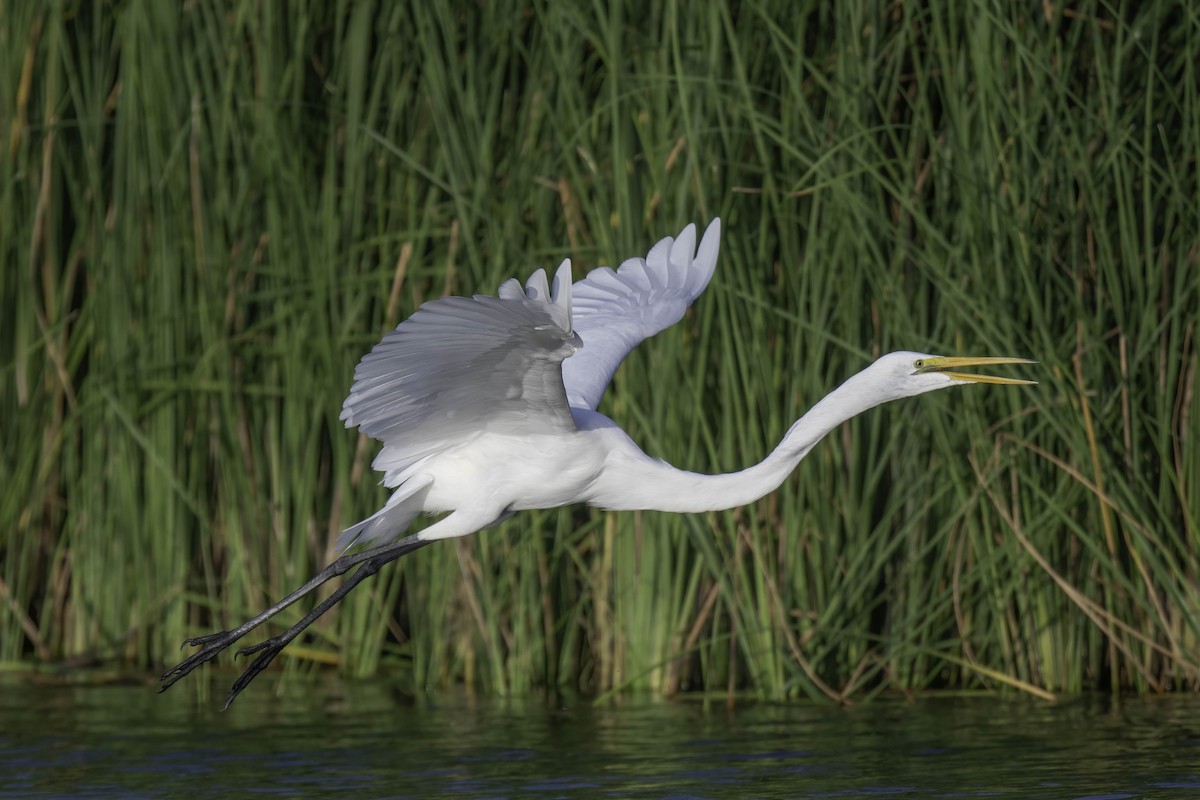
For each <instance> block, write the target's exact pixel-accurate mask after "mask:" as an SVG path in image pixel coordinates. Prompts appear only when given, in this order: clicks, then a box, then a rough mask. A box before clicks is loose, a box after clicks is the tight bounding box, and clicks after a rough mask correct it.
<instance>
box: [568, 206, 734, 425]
mask: <svg viewBox="0 0 1200 800" xmlns="http://www.w3.org/2000/svg"><path fill="white" fill-rule="evenodd" d="M720 243H721V220H720V219H714V220H713V221H712V222H711V223H709V226H708V228H707V229H706V230H705V231H704V237H703V238H702V239H701V240H700V249H699V251H697V250H696V226H695V225H688V226H687V227H686V228H684V229H683V231H682V232H681V233H680V234H679V237H678V238H675V239H672V238H671V237H667V238H666V239H663V240H662V241H660V242H659V243H658V244H656V245H654V247H652V248H650V252H649V253H647V254H646V257H645V258H644V259H642V258H631V259H629V260H628V261H626V262H625V263H623V264H621V266H620V267H619V268H618V269H617V270H616V271H615V272H614V271H613V270H611V269H609V268H608V267H600V268H598V269H594V270H592V271H591V272H589V273H588V274H587V277H586V278H584V279H583V280H580V281H577V282H576V283H575V287H574V289H573V290H572V292H573V294H572V301H571V317H572V322H573V323H574V326H575V332H576V333H578V334H579V338H580V339H582V340H583V347H582V349H580V351H579V352H578V353H576V354H575V355H574V356H572V357H571V358H570V359H569V360H567V361H566V362H564V363H563V365H562V377H563V383H564V384H565V386H566V393H567V402H568V403H570V404H571V406H573V407H577V408H590V409H593V410H595V408H596V407H597V406H598V405H599V403H600V398H601V397H603V396H604V390H605V388H606V387H607V386H608V383H609V381H611V380H612V376H613V373H614V372H616V370H617V367H618V366H620V364H621V362H622V361H623V360H624V359H625V356H626V355H628V354H629V351H630V350H632V349H633V348H634V347H636V346H637V345H638V343H639V342H641V341H642V340H643V339H647V338H649V337H651V336H653V335H654V334H656V333H658V332H659V331H661V330H664V329H666V328H669V327H670V326H672V325H674V324H675V323H676V322H678V321H679V320H680V319H682V318H683V314H684V312H685V311H687V308H688V306H690V305H691V304H692V301H694V300H695V299H696V298H697V297H699V296H700V293H701V292H703V291H704V288H705V287H706V286H708V281H709V279H711V278H712V274H713V270H714V268H715V267H716V265H717V252H718V250H719V248H720Z"/></svg>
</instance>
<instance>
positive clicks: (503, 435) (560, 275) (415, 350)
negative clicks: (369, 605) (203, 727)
mask: <svg viewBox="0 0 1200 800" xmlns="http://www.w3.org/2000/svg"><path fill="white" fill-rule="evenodd" d="M720 238H721V222H720V220H719V219H714V220H713V221H712V223H711V224H709V226H708V228H707V230H705V232H704V236H703V238H702V239H701V240H700V246H699V249H697V248H696V228H695V226H694V225H688V226H687V227H686V228H684V229H683V231H682V232H681V233H680V234H679V236H678V238H674V239H672V238H670V237H668V238H666V239H663V240H662V241H660V242H659V243H658V244H656V245H655V246H654V247H653V248H651V250H650V252H649V253H648V254H647V255H646V257H645V258H644V259H643V258H632V259H629V260H628V261H626V262H625V263H623V264H622V265H621V266H620V268H619V269H617V270H616V271H613V270H611V269H609V268H607V267H601V268H598V269H594V270H592V271H591V272H589V273H588V274H587V277H585V278H584V279H582V280H580V281H577V282H574V283H572V280H571V262H570V259H566V260H564V261H563V262H562V264H561V265H560V266H559V268H558V271H557V272H556V273H555V275H554V280H553V284H550V283H549V282H548V281H547V278H546V273H545V272H544V271H543V270H540V269H539V270H538V271H537V272H535V273H533V276H532V277H531V278H530V279H529V280H528V281H527V282H526V283H525V286H524V287H522V286H521V285H520V283H518V282H517V281H516V280H515V279H513V280H509V281H507V282H505V283H504V284H502V285H501V286H500V291H499V296H498V297H489V296H484V295H475V296H474V297H445V298H442V299H440V300H434V301H432V302H428V303H425V304H424V305H422V306H421V307H420V308H419V309H418V310H417V311H416V312H415V313H414V314H413V315H412V316H411V317H409V318H408V319H406V320H405V321H404V322H402V323H400V325H399V326H398V327H397V328H396V330H394V331H392V332H391V333H389V334H387V335H386V336H384V337H383V340H382V341H381V342H379V344H377V345H376V346H375V347H374V349H372V350H371V352H370V353H368V354H367V355H366V356H364V357H363V359H362V361H360V362H359V364H358V367H357V368H356V369H355V371H354V385H353V386H352V387H351V390H350V396H349V397H348V398H346V402H345V404H344V405H343V407H342V414H341V418H342V419H343V420H344V421H345V423H346V426H347V427H354V426H357V427H358V429H359V430H360V431H362V432H363V433H365V434H367V435H368V436H371V437H373V438H375V439H378V440H380V441H381V442H383V448H382V449H381V450H380V451H379V455H378V456H377V457H376V458H375V461H374V464H373V466H374V468H375V469H377V470H379V471H380V472H382V473H384V478H383V483H384V485H386V486H388V487H389V488H392V489H394V490H395V491H394V492H393V493H392V496H391V497H390V498H389V499H388V501H387V503H386V504H385V505H384V506H383V508H381V509H380V510H379V511H377V512H375V513H374V514H372V515H371V516H370V517H367V518H366V519H365V520H363V521H362V522H359V523H358V524H356V525H353V526H351V527H350V528H348V529H347V530H346V531H345V533H344V534H343V536H342V538H341V540H340V542H339V544H340V545H342V546H348V545H351V544H364V545H370V546H371V547H370V548H369V549H367V550H363V551H360V552H355V553H352V554H349V555H343V556H342V557H340V558H338V559H337V560H336V561H334V562H333V563H331V564H330V565H329V566H327V567H326V568H325V569H323V570H322V571H321V572H319V573H318V574H317V575H316V576H314V577H313V578H312V580H310V581H309V582H308V583H306V584H304V585H303V586H301V587H300V588H299V589H297V590H296V591H294V592H292V593H291V594H290V595H288V596H287V597H285V598H283V599H282V600H280V601H279V602H278V603H276V604H275V605H273V606H271V607H270V608H268V609H267V610H266V611H264V612H262V613H261V614H259V615H258V616H256V617H254V618H252V619H250V620H248V621H246V622H245V623H243V624H241V625H239V626H238V627H236V628H233V629H231V630H228V631H221V632H218V633H214V634H210V635H208V636H199V637H196V638H193V639H188V640H187V641H186V642H185V644H188V645H195V646H201V648H202V649H200V650H199V651H197V652H196V653H194V654H192V655H191V656H190V657H189V658H187V659H186V660H184V661H182V662H181V663H179V664H178V665H176V666H175V667H173V668H172V669H171V670H169V671H168V672H167V673H166V674H164V675H163V677H162V681H163V685H162V690H163V691H165V690H166V689H167V688H169V687H170V686H171V685H173V684H174V683H175V682H176V681H178V680H179V679H181V678H183V677H184V676H185V675H187V674H188V673H190V672H191V671H192V670H194V669H195V668H196V667H198V666H199V665H201V664H203V663H204V662H206V661H209V660H211V659H212V658H214V657H215V656H216V655H217V654H218V653H220V652H221V651H222V650H224V649H225V648H227V647H229V646H230V645H231V644H233V643H234V642H235V641H237V640H238V639H240V638H241V637H242V636H244V635H245V634H246V633H248V632H250V631H251V630H253V629H254V628H256V627H258V626H259V625H261V624H262V623H263V622H265V621H266V620H268V619H270V618H271V617H273V616H275V615H276V614H277V613H279V612H280V611H282V610H283V609H285V608H287V607H288V606H289V605H291V604H292V603H294V602H296V601H297V600H298V599H300V598H301V597H303V596H305V595H307V594H308V593H310V592H311V591H313V590H314V589H316V588H317V587H318V586H320V585H321V584H323V583H325V582H326V581H328V580H330V579H332V578H334V577H337V576H339V575H344V574H345V573H347V572H349V571H350V570H352V569H354V568H355V567H358V569H357V570H356V571H355V572H354V573H353V574H352V575H351V576H350V577H349V578H347V579H346V580H345V581H344V582H343V583H342V585H341V586H340V587H338V589H337V590H335V591H334V592H333V593H332V594H331V595H330V596H329V597H328V598H327V599H325V600H324V601H322V602H321V603H319V604H318V605H317V606H316V607H315V608H313V610H312V611H311V612H310V613H309V614H307V615H306V616H305V617H304V618H303V619H301V620H300V621H299V622H298V623H296V624H295V625H293V626H292V627H290V628H288V629H287V630H286V631H284V632H283V633H281V634H279V635H277V636H274V637H272V638H270V639H267V640H266V641H263V642H260V643H258V644H255V645H252V646H250V647H247V648H244V649H243V650H241V651H239V655H240V654H252V653H258V654H259V655H258V657H257V658H255V659H254V661H253V662H251V664H250V665H249V666H248V667H247V668H246V670H245V672H243V673H242V675H241V676H240V677H239V678H238V680H237V681H236V682H235V683H234V685H233V688H232V690H231V692H230V694H229V697H228V699H227V700H226V701H225V707H228V706H229V704H230V703H232V702H233V700H234V698H235V697H237V695H238V693H239V692H241V691H242V689H244V688H245V687H246V686H247V685H248V684H249V683H250V681H251V680H253V679H254V677H255V676H256V675H258V673H259V672H261V671H262V670H263V669H264V668H266V666H267V665H268V664H269V663H270V662H271V660H272V659H273V658H274V657H275V656H276V655H277V654H278V653H279V652H280V651H281V650H283V648H284V647H286V646H287V644H288V643H289V642H291V641H292V640H293V639H294V638H296V636H297V635H299V634H300V632H301V631H303V630H304V629H305V628H306V627H308V625H310V624H311V623H312V622H313V621H314V620H316V619H317V618H318V617H320V616H321V615H322V614H324V613H325V612H326V611H328V610H329V609H330V608H332V607H333V606H334V605H336V604H337V603H338V602H339V601H340V600H341V599H342V598H343V597H345V596H346V594H347V593H349V592H350V591H351V590H352V589H353V588H354V587H355V586H357V585H358V584H359V583H361V582H362V581H363V580H364V579H366V578H368V577H370V576H371V575H373V574H375V572H377V571H378V570H379V568H380V567H381V566H383V565H384V564H386V563H388V562H390V561H393V560H395V559H397V558H399V557H401V556H403V555H405V554H407V553H411V552H412V551H414V550H416V549H418V548H420V547H423V546H424V545H426V544H429V543H430V542H432V541H435V540H437V539H448V538H451V537H455V536H466V535H467V534H471V533H475V532H476V531H480V530H483V529H484V528H490V527H492V526H494V525H496V524H498V523H500V522H502V521H504V520H506V519H508V518H509V517H510V516H512V515H513V514H514V513H516V512H517V511H521V510H524V509H534V508H556V507H558V506H565V505H570V504H572V503H587V504H588V505H592V506H598V507H600V508H606V509H653V510H659V511H692V512H695V511H713V510H717V509H724V508H733V507H735V506H740V505H745V504H746V503H750V502H753V501H754V500H757V499H758V498H760V497H762V496H763V495H766V494H768V493H769V492H771V491H774V490H775V489H776V488H777V487H778V486H779V485H780V484H781V483H782V482H783V480H784V479H785V478H786V477H787V476H788V475H789V474H790V473H791V472H792V470H793V469H795V467H796V465H797V464H798V463H799V462H800V460H801V459H802V458H804V457H805V456H806V455H807V454H808V453H809V451H810V450H812V448H813V447H814V446H815V445H816V444H817V442H819V441H820V440H821V439H822V437H824V436H825V434H827V433H829V432H830V431H831V430H833V429H834V428H836V427H837V426H838V425H840V424H841V423H843V422H845V421H846V420H848V419H850V418H851V417H853V416H855V415H857V414H861V413H862V412H864V411H866V410H867V409H869V408H873V407H874V406H877V405H879V404H881V403H886V402H887V401H889V400H898V399H900V398H902V397H911V396H913V395H918V394H923V393H925V392H931V391H934V390H936V389H947V388H949V387H951V386H959V385H963V384H968V383H994V384H1027V383H1033V381H1025V380H1017V379H1013V378H1001V377H994V376H989V375H978V374H970V373H963V372H958V371H956V370H957V369H959V368H962V367H970V366H981V365H988V364H1029V363H1034V362H1032V361H1029V360H1028V359H1024V358H956V357H947V356H937V355H928V354H925V353H913V352H896V353H888V354H887V355H885V356H882V357H880V358H879V359H878V360H876V361H875V362H874V363H873V364H871V365H870V366H868V367H867V368H866V369H864V370H863V371H861V372H859V373H858V374H857V375H854V376H853V377H851V378H849V379H848V380H847V381H846V382H845V383H843V384H842V385H841V386H839V387H838V388H837V389H834V390H833V391H832V392H830V393H829V394H828V395H826V396H825V397H824V398H823V399H821V401H820V402H818V403H817V404H816V405H815V406H813V407H812V408H811V409H810V410H809V411H808V413H807V414H805V415H804V416H803V417H801V418H800V419H799V420H798V421H797V422H795V423H794V424H793V425H792V427H791V428H790V429H789V430H788V432H787V433H786V434H785V435H784V437H783V440H782V441H781V442H780V443H779V445H778V446H777V447H776V448H775V450H774V451H772V452H771V454H770V455H768V456H767V457H766V458H765V459H764V460H763V461H761V462H760V463H758V464H755V465H754V466H752V467H749V468H747V469H744V470H742V471H740V472H731V473H727V474H723V475H704V474H700V473H696V472H688V471H686V470H681V469H677V468H675V467H673V466H671V465H670V464H667V463H665V462H664V461H661V460H659V459H656V458H652V457H650V456H648V455H646V454H645V453H644V452H643V451H642V449H641V448H639V447H638V446H637V445H636V444H635V443H634V442H633V440H632V439H630V438H629V436H628V435H627V434H626V433H625V432H624V431H623V430H621V428H620V427H619V426H618V425H617V424H616V423H615V422H613V421H612V420H611V419H609V418H608V417H606V416H605V415H604V414H601V413H600V412H599V411H597V410H596V409H597V407H598V406H599V404H600V398H601V397H602V396H603V395H604V389H605V387H606V386H608V383H609V381H610V380H611V379H612V376H613V373H614V372H615V371H616V369H617V367H618V366H619V365H620V363H621V361H622V360H623V359H624V358H625V356H626V355H627V354H628V353H629V351H630V350H632V349H633V348H634V347H635V346H637V344H638V343H639V342H641V341H642V340H643V339H646V338H648V337H650V336H653V335H654V334H656V333H658V332H659V331H661V330H663V329H665V328H667V327H669V326H671V325H673V324H675V323H676V322H678V321H679V320H680V319H681V318H682V317H683V314H684V312H685V311H686V310H687V308H688V306H690V305H691V304H692V302H693V301H694V300H695V299H696V298H697V297H699V296H700V293H701V292H703V291H704V288H705V287H706V286H707V285H708V282H709V279H710V278H711V277H712V274H713V269H714V268H715V267H716V264H717V250H718V247H719V244H720ZM445 512H448V513H446V515H445V516H444V517H442V518H441V519H439V520H437V521H436V522H433V523H432V524H430V525H428V526H427V527H425V528H424V529H422V530H420V531H418V532H417V533H414V534H411V535H409V536H407V537H404V538H397V537H399V536H400V535H401V534H402V533H404V531H405V530H406V529H407V528H408V527H409V525H410V524H411V523H412V522H413V520H414V519H416V517H417V515H419V514H421V513H428V514H439V513H445Z"/></svg>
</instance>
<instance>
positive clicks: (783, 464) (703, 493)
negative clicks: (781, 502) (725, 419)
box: [589, 372, 894, 511]
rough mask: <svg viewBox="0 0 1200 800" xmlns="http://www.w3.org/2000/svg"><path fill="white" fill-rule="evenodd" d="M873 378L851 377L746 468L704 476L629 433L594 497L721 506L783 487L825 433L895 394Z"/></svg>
mask: <svg viewBox="0 0 1200 800" xmlns="http://www.w3.org/2000/svg"><path fill="white" fill-rule="evenodd" d="M871 383H872V382H871V381H870V380H869V379H868V378H867V374H866V373H864V372H860V373H859V374H857V375H855V376H854V377H852V378H850V379H849V380H847V381H846V382H845V383H843V384H842V385H841V386H839V387H838V388H837V389H835V390H834V391H832V392H830V393H829V394H828V395H826V396H825V397H824V398H822V400H821V401H820V402H819V403H817V404H816V405H815V406H813V407H812V408H811V409H810V410H809V412H808V413H807V414H805V415H804V416H803V417H801V418H800V419H799V420H797V421H796V422H795V423H794V424H793V425H792V427H791V428H790V429H788V432H787V433H786V434H785V435H784V437H783V440H782V441H780V443H779V445H778V446H777V447H776V448H775V449H774V450H773V451H772V452H771V454H770V455H768V456H767V457H766V458H765V459H763V460H762V461H761V462H759V463H758V464H755V465H754V466H752V467H748V468H746V469H744V470H741V471H740V472H729V473H725V474H722V475H704V474H701V473H698V472H688V471H686V470H681V469H676V468H675V467H673V466H671V465H670V464H667V463H665V462H663V461H659V460H656V459H652V458H650V457H649V456H647V455H646V454H645V453H643V452H642V451H641V449H639V448H638V447H637V445H636V444H634V443H633V442H632V441H631V440H629V439H628V438H627V437H624V438H623V439H622V440H620V441H621V442H622V443H621V444H620V445H618V446H616V447H614V449H613V450H612V452H610V454H609V459H608V463H607V465H606V468H605V470H604V473H603V474H602V475H601V476H600V477H599V478H598V479H597V481H596V483H595V485H594V486H593V489H592V491H591V492H589V495H590V496H589V502H590V503H591V504H592V505H597V506H601V507H603V508H611V509H627V510H632V509H654V510H658V511H716V510H718V509H723V508H735V507H737V506H742V505H746V504H747V503H751V502H753V501H755V500H757V499H758V498H760V497H762V496H764V495H766V494H769V493H770V492H772V491H774V490H775V489H777V488H778V487H779V485H780V484H781V483H783V481H784V479H785V478H787V476H788V475H790V474H791V473H792V470H794V469H795V468H796V465H797V464H799V463H800V461H801V459H803V458H804V457H805V456H806V455H808V453H809V451H810V450H812V448H813V446H814V445H816V444H817V442H819V441H821V439H822V438H824V436H825V434H827V433H829V432H830V431H831V430H833V429H834V428H836V427H837V426H839V425H841V424H842V423H843V422H845V421H846V420H848V419H850V418H851V417H854V416H857V415H858V414H861V413H862V412H864V411H866V410H867V409H869V408H872V407H874V406H876V405H879V404H880V403H883V402H886V401H887V400H891V399H894V398H892V397H889V396H881V395H880V394H879V393H878V392H877V391H874V390H873V388H874V387H873V386H872V385H871Z"/></svg>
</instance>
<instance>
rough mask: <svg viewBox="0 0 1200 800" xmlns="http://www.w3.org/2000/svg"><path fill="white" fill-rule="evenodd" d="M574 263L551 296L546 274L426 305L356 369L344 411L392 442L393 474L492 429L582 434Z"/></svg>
mask: <svg viewBox="0 0 1200 800" xmlns="http://www.w3.org/2000/svg"><path fill="white" fill-rule="evenodd" d="M571 294H572V287H571V265H570V262H569V261H564V262H563V263H562V265H561V266H560V267H559V268H558V272H557V274H556V275H555V278H554V290H553V291H551V290H550V288H549V286H548V284H547V281H546V273H545V271H543V270H538V271H537V272H535V273H534V274H533V276H532V277H531V278H530V279H529V281H528V282H527V283H526V285H525V288H524V290H522V288H521V285H520V284H519V283H517V282H516V281H515V280H510V281H507V282H506V283H505V284H504V285H503V286H501V287H500V291H499V297H486V296H483V295H476V296H475V297H444V298H442V299H440V300H434V301H431V302H428V303H425V304H424V305H422V306H421V307H420V308H419V309H418V310H417V311H416V312H415V313H414V314H413V315H412V316H411V317H409V318H408V319H406V320H405V321H404V322H402V323H400V325H399V326H398V327H397V328H396V330H394V331H392V332H391V333H389V334H387V335H386V336H384V337H383V340H382V341H381V342H380V343H379V344H377V345H375V347H374V349H372V350H371V352H370V353H368V354H367V355H365V356H364V357H363V359H362V361H360V362H359V364H358V367H357V368H356V369H355V370H354V385H353V386H352V387H351V389H350V396H349V397H347V398H346V402H345V404H344V405H343V406H342V414H341V419H343V420H344V421H345V423H346V427H354V426H358V428H359V430H361V431H362V432H363V433H365V434H367V435H368V436H371V437H373V438H375V439H379V440H380V441H382V442H384V444H385V445H386V446H385V447H384V448H383V451H382V452H381V453H380V454H379V458H378V459H377V460H376V467H377V468H381V469H386V470H387V471H388V473H389V476H390V475H391V474H393V473H395V472H396V471H399V470H403V469H404V468H405V467H407V466H409V465H411V464H412V463H414V462H416V461H417V460H419V459H421V458H423V457H424V456H426V455H430V454H432V453H435V452H438V451H440V450H443V449H445V448H446V447H450V446H453V445H455V444H459V443H461V442H464V441H467V440H468V439H470V438H471V437H473V436H475V435H476V434H478V433H481V432H483V431H487V430H493V431H503V432H511V433H517V434H519V433H524V432H533V431H538V432H547V431H554V430H574V422H573V421H572V419H571V411H570V408H569V407H568V405H567V398H566V394H565V392H564V390H563V382H562V361H563V359H564V358H566V357H567V356H569V355H571V354H572V353H574V352H575V350H576V349H578V346H579V339H578V338H577V337H576V336H575V334H574V333H573V332H572V330H571V305H570V304H571Z"/></svg>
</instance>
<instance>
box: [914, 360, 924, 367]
mask: <svg viewBox="0 0 1200 800" xmlns="http://www.w3.org/2000/svg"><path fill="white" fill-rule="evenodd" d="M913 366H914V367H916V368H917V369H924V368H925V359H923V358H918V359H917V360H916V361H914V362H913Z"/></svg>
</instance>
